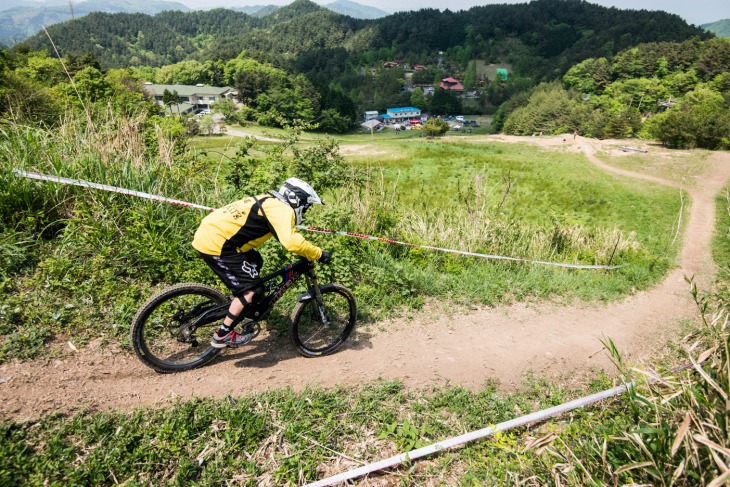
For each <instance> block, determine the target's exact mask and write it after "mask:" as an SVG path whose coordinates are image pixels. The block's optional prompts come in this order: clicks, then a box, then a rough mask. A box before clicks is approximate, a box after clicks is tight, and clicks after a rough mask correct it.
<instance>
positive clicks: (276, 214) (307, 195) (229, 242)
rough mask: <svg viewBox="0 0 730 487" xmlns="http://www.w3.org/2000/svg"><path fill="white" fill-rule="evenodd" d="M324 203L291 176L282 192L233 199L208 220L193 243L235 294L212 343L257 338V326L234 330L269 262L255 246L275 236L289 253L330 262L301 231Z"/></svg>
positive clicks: (219, 344)
mask: <svg viewBox="0 0 730 487" xmlns="http://www.w3.org/2000/svg"><path fill="white" fill-rule="evenodd" d="M321 204H323V203H322V200H321V199H319V196H317V193H316V192H315V191H314V189H312V187H311V186H310V185H309V184H307V183H306V182H304V181H302V180H301V179H297V178H289V179H287V180H286V182H285V183H284V185H283V186H282V187H281V189H279V191H271V192H269V193H268V194H262V195H258V196H250V197H247V198H244V199H242V200H238V201H234V202H233V203H230V204H228V205H226V206H224V207H222V208H218V209H217V210H215V211H214V212H212V213H211V214H209V215H208V216H206V217H205V218H203V221H202V222H201V223H200V226H199V227H198V230H197V231H196V232H195V237H194V238H193V247H194V248H195V249H196V250H197V251H198V252H199V254H200V257H202V259H203V260H204V261H205V263H206V264H208V266H209V267H210V268H211V269H213V272H215V274H216V275H217V276H218V277H219V278H220V280H221V281H222V282H223V284H225V285H226V287H227V288H228V289H229V290H230V291H231V293H232V294H233V296H234V299H233V301H231V305H230V307H229V308H228V314H227V315H226V317H225V319H224V320H223V323H221V325H220V327H219V328H218V330H217V331H215V332H214V333H213V338H212V339H211V342H210V345H211V346H212V347H215V348H224V347H227V346H230V347H236V346H238V345H243V344H245V343H248V342H249V341H251V338H253V333H254V329H253V327H247V328H246V329H244V330H243V331H242V333H236V331H235V330H234V328H235V327H236V325H237V324H238V323H239V321H240V318H241V316H242V311H243V309H244V308H245V307H246V306H247V305H249V304H251V303H252V302H253V298H254V287H255V286H256V285H257V284H258V282H259V273H260V271H261V267H262V266H263V264H264V259H263V257H261V254H260V253H258V251H257V250H255V249H256V248H257V247H259V246H260V245H261V244H263V243H264V242H265V241H267V240H268V239H269V238H271V236H272V235H273V236H274V237H275V238H276V239H277V240H278V241H279V243H280V244H281V245H283V246H284V248H286V249H287V250H288V251H289V252H294V253H295V254H297V255H300V256H302V257H305V258H306V259H308V260H310V261H313V260H319V261H320V262H323V263H325V264H326V263H328V262H329V260H330V254H329V252H326V251H323V250H322V249H320V248H319V247H317V246H315V245H313V244H311V243H310V242H308V241H307V240H306V239H305V238H304V237H303V236H302V234H300V233H299V232H297V230H296V225H298V224H300V223H301V222H302V220H303V219H304V213H306V211H307V210H308V209H309V207H310V206H312V205H321Z"/></svg>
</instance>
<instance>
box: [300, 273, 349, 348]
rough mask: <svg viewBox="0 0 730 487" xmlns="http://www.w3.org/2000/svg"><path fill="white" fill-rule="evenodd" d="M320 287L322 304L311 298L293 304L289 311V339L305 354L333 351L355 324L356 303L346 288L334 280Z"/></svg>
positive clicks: (343, 340)
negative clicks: (290, 313)
mask: <svg viewBox="0 0 730 487" xmlns="http://www.w3.org/2000/svg"><path fill="white" fill-rule="evenodd" d="M320 291H321V292H322V306H320V305H319V304H318V303H317V301H316V300H315V299H314V298H312V299H309V300H307V301H304V302H303V303H299V304H297V306H296V307H295V308H294V311H292V319H291V326H290V331H291V335H292V339H293V341H294V345H295V346H296V347H297V350H298V351H299V353H300V354H302V355H304V356H305V357H319V356H322V355H328V354H330V353H332V352H334V351H335V350H337V349H338V348H339V347H340V346H341V345H342V344H343V343H344V342H345V340H347V337H349V336H350V333H352V330H353V329H354V328H355V321H356V319H357V305H356V304H355V297H354V296H353V295H352V293H351V292H350V290H349V289H347V288H346V287H343V286H340V285H338V284H327V285H325V286H322V287H321V288H320Z"/></svg>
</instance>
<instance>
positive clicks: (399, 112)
mask: <svg viewBox="0 0 730 487" xmlns="http://www.w3.org/2000/svg"><path fill="white" fill-rule="evenodd" d="M386 115H387V116H388V118H387V120H388V121H389V122H403V121H406V120H409V119H411V118H421V109H420V108H416V107H401V108H388V110H387V111H386Z"/></svg>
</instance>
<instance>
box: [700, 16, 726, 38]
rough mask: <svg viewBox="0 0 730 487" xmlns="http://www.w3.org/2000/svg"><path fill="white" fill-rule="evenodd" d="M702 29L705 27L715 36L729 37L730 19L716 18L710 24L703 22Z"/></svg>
mask: <svg viewBox="0 0 730 487" xmlns="http://www.w3.org/2000/svg"><path fill="white" fill-rule="evenodd" d="M701 27H702V28H703V29H707V30H709V31H710V32H712V33H713V34H715V35H716V36H717V37H730V19H724V20H718V21H717V22H712V23H711V24H703V25H702V26H701Z"/></svg>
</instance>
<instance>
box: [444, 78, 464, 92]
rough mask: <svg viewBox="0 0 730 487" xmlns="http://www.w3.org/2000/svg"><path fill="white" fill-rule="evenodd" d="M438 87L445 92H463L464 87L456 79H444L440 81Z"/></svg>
mask: <svg viewBox="0 0 730 487" xmlns="http://www.w3.org/2000/svg"><path fill="white" fill-rule="evenodd" d="M439 87H440V88H441V89H443V90H446V91H456V92H463V91H464V87H463V86H462V85H461V83H460V82H459V80H458V79H454V78H444V79H442V80H441V83H440V84H439Z"/></svg>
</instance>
